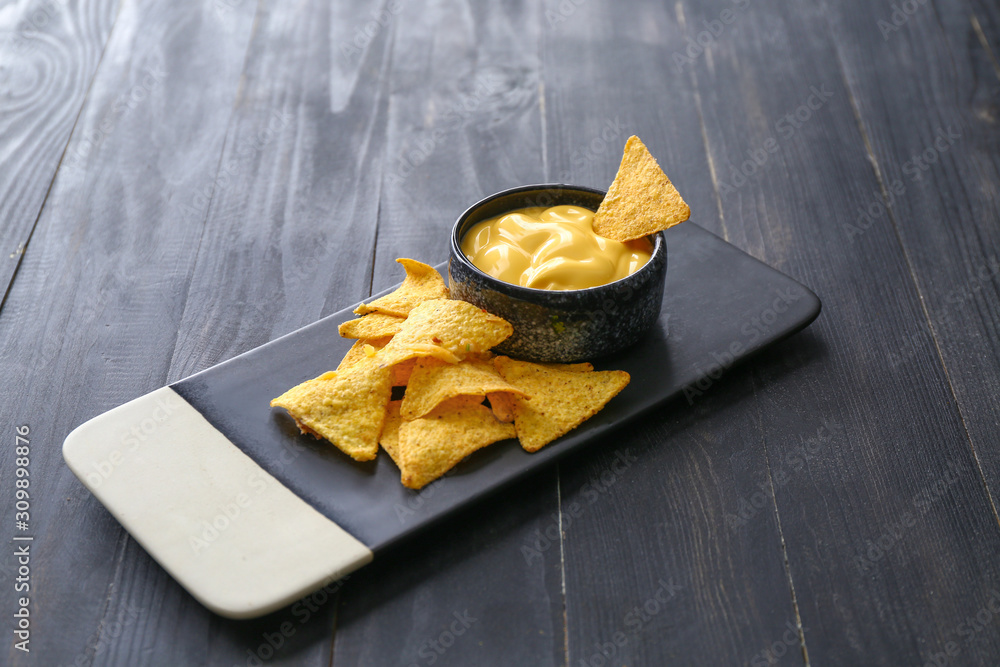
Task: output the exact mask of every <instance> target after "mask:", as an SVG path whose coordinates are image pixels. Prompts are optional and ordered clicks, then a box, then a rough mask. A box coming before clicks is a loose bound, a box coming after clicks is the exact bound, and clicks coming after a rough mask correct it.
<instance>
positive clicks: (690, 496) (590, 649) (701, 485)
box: [544, 2, 809, 665]
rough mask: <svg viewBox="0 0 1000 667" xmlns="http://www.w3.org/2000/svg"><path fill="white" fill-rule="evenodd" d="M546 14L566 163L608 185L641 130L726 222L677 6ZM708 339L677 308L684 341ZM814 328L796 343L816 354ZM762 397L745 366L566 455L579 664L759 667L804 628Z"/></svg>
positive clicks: (577, 178)
mask: <svg viewBox="0 0 1000 667" xmlns="http://www.w3.org/2000/svg"><path fill="white" fill-rule="evenodd" d="M571 9H572V11H570V10H571ZM545 15H546V19H547V21H548V24H549V25H550V29H549V30H548V31H546V32H545V40H544V43H545V48H544V65H545V73H546V76H545V89H546V94H547V95H546V108H547V110H548V113H547V127H548V128H549V141H548V144H547V145H548V154H549V160H550V165H551V166H550V170H551V171H552V172H555V173H560V172H564V173H568V174H569V179H570V180H571V181H573V182H583V183H585V184H587V185H593V186H596V187H607V185H608V184H609V183H610V182H611V180H612V179H613V178H614V174H615V171H616V170H617V168H618V163H619V160H620V155H621V150H622V146H623V145H624V142H625V139H626V138H627V137H628V136H629V135H630V134H638V135H639V136H640V137H642V138H643V141H644V142H645V143H646V144H647V145H648V146H649V148H650V150H651V151H652V153H653V154H654V155H655V156H656V157H657V159H658V161H659V162H660V165H661V166H662V167H663V168H664V170H665V171H666V173H667V174H668V175H669V176H670V177H671V179H672V180H673V181H674V183H675V184H676V185H677V187H678V189H679V191H680V192H681V193H682V194H683V196H684V197H685V199H686V201H687V202H688V203H689V205H690V206H691V209H692V211H693V213H692V220H693V221H694V222H696V223H697V224H700V225H702V226H705V227H707V228H708V229H710V230H712V231H714V232H716V233H718V234H725V232H726V226H727V224H729V222H728V221H723V219H721V218H720V216H719V208H718V203H717V194H716V189H715V186H714V184H713V178H712V171H711V165H710V163H709V156H708V154H707V152H706V147H705V144H704V136H703V132H702V120H701V118H700V108H701V104H702V101H701V100H700V99H699V95H698V90H697V89H696V88H695V87H694V86H693V85H692V81H691V78H690V73H689V71H687V70H684V69H681V70H678V69H677V68H675V67H674V64H673V62H672V61H671V52H672V48H671V45H676V44H681V43H683V38H684V35H685V31H684V30H683V27H682V26H681V25H679V23H678V19H677V17H676V16H674V15H673V14H672V13H668V11H667V9H665V8H660V7H657V8H654V7H652V6H649V5H642V4H640V3H632V4H631V5H630V6H622V5H621V4H620V3H619V4H616V5H615V6H613V7H612V6H602V5H598V4H595V3H587V4H583V5H580V6H577V5H575V4H574V5H569V3H562V4H560V3H557V2H550V3H548V4H547V5H546V12H545ZM583 45H586V48H584V46H583ZM606 119H607V120H606ZM608 120H610V121H611V122H610V123H609V122H608ZM611 126H614V127H620V130H619V131H617V132H616V133H611V132H609V133H608V134H615V136H613V137H610V136H605V135H604V133H605V131H606V129H607V128H609V127H611ZM605 139H606V140H607V141H605ZM685 224H689V223H685ZM668 270H669V269H668ZM697 335H699V334H698V331H697V329H696V328H694V326H693V324H692V323H688V322H683V321H678V320H675V319H671V320H670V337H671V338H673V339H678V338H682V337H684V336H697ZM808 340H809V339H808V337H806V338H805V339H803V338H802V337H799V338H798V339H796V340H795V341H793V342H791V343H789V344H787V345H784V346H783V348H782V349H784V350H788V349H789V347H791V348H792V349H793V350H797V351H795V352H792V354H793V355H794V356H796V357H798V358H800V361H801V360H802V358H803V357H804V358H806V359H808V356H809V355H808V351H809V346H808V345H807V344H806V343H807V341H808ZM787 353H788V352H786V354H787ZM712 384H714V382H713V383H712ZM752 397H753V386H752V383H751V376H750V374H749V373H748V372H746V371H733V372H732V374H731V375H727V377H726V378H725V381H724V382H723V383H721V386H717V387H713V388H712V389H711V392H710V393H709V394H707V395H705V396H696V395H694V394H692V395H691V398H692V403H693V404H688V402H687V401H679V402H677V403H674V404H672V405H670V406H667V407H665V408H664V409H663V411H662V412H661V413H659V414H657V415H656V416H655V417H650V418H648V419H645V420H643V421H641V422H639V423H638V424H636V425H634V427H632V428H628V429H625V430H623V431H622V432H620V433H617V434H616V436H615V441H614V442H608V443H606V447H607V448H608V451H607V452H605V453H602V454H600V455H595V456H593V457H589V458H586V459H585V457H582V456H581V457H579V458H580V460H579V461H578V462H577V465H576V466H572V467H570V466H568V465H564V466H562V467H561V470H562V476H561V480H562V507H563V514H564V526H565V532H566V538H565V542H564V545H563V548H564V550H565V554H566V556H565V558H566V572H567V575H566V597H567V605H566V606H567V622H568V627H569V639H568V646H569V656H568V657H569V659H568V661H567V662H568V664H572V665H596V664H637V665H638V664H650V665H654V664H671V665H674V664H692V665H703V664H713V665H729V664H748V663H749V662H750V660H751V658H753V657H755V656H756V654H758V653H759V652H760V651H761V650H763V649H764V648H765V647H767V646H769V645H771V643H772V642H773V641H774V640H776V639H779V640H780V638H781V637H782V636H783V634H784V633H786V632H789V630H788V628H787V626H786V624H788V623H791V624H792V627H793V628H795V623H796V617H795V610H794V607H793V604H792V596H791V593H790V590H789V584H788V580H787V576H786V573H785V571H784V567H783V558H782V553H781V538H780V534H779V531H778V526H777V523H776V518H775V513H774V508H773V500H772V488H771V487H772V483H771V481H770V480H769V478H768V461H767V451H766V449H765V448H764V441H763V439H762V437H761V434H760V429H761V426H760V424H759V417H758V416H757V414H756V409H755V407H754V405H753V398H752ZM625 462H629V463H630V465H628V466H625ZM574 510H575V511H574ZM740 512H742V513H743V514H744V515H746V516H747V518H746V519H741V518H739V517H738V514H739V513H740ZM574 514H575V515H576V516H574ZM570 518H572V521H570ZM567 524H568V525H567ZM749 572H752V573H753V576H752V577H748V576H747V573H749ZM789 636H790V637H791V638H792V640H793V643H794V647H793V648H790V649H789V650H790V651H791V652H796V651H798V639H799V637H798V634H797V632H791V634H790V635H789Z"/></svg>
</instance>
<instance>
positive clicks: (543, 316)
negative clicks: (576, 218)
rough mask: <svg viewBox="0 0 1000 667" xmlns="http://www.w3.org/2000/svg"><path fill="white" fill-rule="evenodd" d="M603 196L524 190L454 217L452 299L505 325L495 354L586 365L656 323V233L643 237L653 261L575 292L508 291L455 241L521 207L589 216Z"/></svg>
mask: <svg viewBox="0 0 1000 667" xmlns="http://www.w3.org/2000/svg"><path fill="white" fill-rule="evenodd" d="M604 195H605V193H604V192H602V191H601V190H594V189H591V188H584V187H580V186H575V185H561V184H553V185H524V186H521V187H518V188H513V189H510V190H504V191H503V192H498V193H497V194H495V195H491V196H489V197H487V198H486V199H483V200H482V201H480V202H478V203H476V204H474V205H473V206H472V207H471V208H469V209H468V210H467V211H465V213H463V214H462V215H461V216H459V218H458V221H457V222H456V223H455V227H454V229H453V230H452V233H451V256H450V260H449V262H448V281H449V284H450V286H451V295H452V297H453V298H456V299H462V300H463V301H468V302H469V303H472V304H475V305H477V306H479V307H480V308H484V309H486V310H488V311H489V312H491V313H493V314H494V315H499V316H500V317H502V318H504V319H505V320H507V321H508V322H510V323H511V325H512V326H513V327H514V335H513V336H511V337H510V338H508V339H507V340H506V341H504V342H503V343H501V344H500V345H499V346H498V347H497V348H496V351H497V352H499V353H501V354H507V355H510V356H512V357H516V358H518V359H527V360H529V361H559V362H574V361H584V360H592V359H596V358H597V357H601V356H604V355H607V354H611V353H612V352H617V351H618V350H621V349H623V348H625V347H628V346H629V345H632V344H633V343H635V342H636V341H637V340H638V339H639V338H640V337H641V336H642V334H643V333H645V332H646V331H647V330H648V329H649V328H650V327H651V326H653V324H654V323H655V322H656V320H657V318H659V315H660V304H661V303H662V302H663V282H664V278H665V277H666V275H667V243H666V239H664V237H663V234H662V233H659V234H655V235H654V236H653V237H651V238H650V240H651V241H652V242H653V255H652V257H651V258H650V260H649V261H648V262H647V263H646V265H645V266H643V267H642V268H641V269H639V270H638V271H636V272H635V273H633V274H632V275H630V276H628V277H626V278H622V279H621V280H616V281H615V282H613V283H608V284H607V285H599V286H598V287H589V288H587V289H579V290H543V289H534V288H531V287H521V286H519V285H512V284H511V283H507V282H504V281H502V280H499V279H497V278H494V277H493V276H489V275H487V274H486V273H484V272H482V271H480V270H479V269H477V268H476V267H475V266H474V265H473V264H472V262H471V261H469V258H468V257H466V256H465V254H464V253H463V252H462V237H463V236H465V233H466V232H467V231H468V230H469V229H470V228H471V227H472V226H473V225H474V224H476V223H477V222H482V221H483V220H486V219H488V218H492V217H495V216H497V215H500V214H502V213H506V212H507V211H512V210H514V209H518V208H524V207H527V206H559V205H564V204H565V205H571V206H581V207H584V208H589V209H590V210H592V211H596V210H597V207H598V206H600V204H601V201H602V200H603V199H604Z"/></svg>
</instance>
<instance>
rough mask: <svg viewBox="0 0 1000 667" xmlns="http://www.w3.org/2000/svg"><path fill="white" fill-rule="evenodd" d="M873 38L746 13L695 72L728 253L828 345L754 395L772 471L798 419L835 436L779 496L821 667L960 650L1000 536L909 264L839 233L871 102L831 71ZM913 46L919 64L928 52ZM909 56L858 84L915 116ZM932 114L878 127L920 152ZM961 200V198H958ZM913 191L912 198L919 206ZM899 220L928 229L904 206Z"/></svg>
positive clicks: (895, 239)
mask: <svg viewBox="0 0 1000 667" xmlns="http://www.w3.org/2000/svg"><path fill="white" fill-rule="evenodd" d="M726 7H727V4H726V3H723V2H717V3H711V4H709V5H706V6H704V7H702V8H700V9H699V10H697V11H696V10H695V9H694V8H690V9H689V8H688V7H687V6H685V11H686V13H687V15H688V23H689V24H691V25H701V24H702V21H705V20H711V19H712V18H713V17H715V16H718V15H720V14H721V11H722V10H723V9H724V8H726ZM873 11H874V10H873ZM870 18H872V17H870ZM917 20H918V19H917V17H916V16H914V17H912V18H911V19H910V23H911V24H912V23H913V22H915V21H917ZM863 30H867V31H868V33H864V32H863ZM877 30H878V28H877V25H876V21H875V20H874V18H872V20H871V21H870V22H865V21H860V20H859V23H858V24H857V25H856V26H855V27H854V29H853V30H852V31H851V33H850V35H849V36H848V35H847V34H845V33H841V34H839V35H838V34H837V31H836V29H834V30H833V31H831V28H830V24H829V22H828V21H827V17H826V16H825V14H824V12H823V10H822V9H821V8H818V7H816V6H815V5H812V4H809V3H800V4H799V6H797V7H796V10H795V11H793V12H788V11H786V9H785V7H784V6H783V5H782V6H779V4H778V3H767V2H765V3H757V4H755V5H754V6H753V10H752V11H748V12H747V13H746V14H745V15H744V16H743V17H742V18H741V19H740V20H739V21H738V23H735V24H734V25H733V27H732V28H731V30H730V32H729V33H728V35H727V39H720V40H718V42H717V43H716V44H713V46H712V49H711V52H710V53H709V54H706V55H705V56H704V57H702V58H700V59H699V61H698V62H696V63H695V67H696V68H697V76H698V84H699V88H700V89H701V90H702V92H703V101H704V102H705V104H704V109H705V110H706V111H705V119H706V127H707V134H708V139H709V146H710V150H711V151H712V153H713V162H714V163H715V164H716V165H720V166H721V167H722V169H720V170H719V172H720V173H719V178H720V183H721V182H722V180H721V179H725V181H727V182H728V184H729V185H731V186H732V187H731V189H728V190H727V189H724V188H720V190H723V191H724V192H723V194H722V203H723V212H724V215H725V217H726V220H727V225H728V226H729V228H730V229H731V230H732V231H733V234H732V238H733V240H734V242H736V243H737V244H738V245H741V246H743V247H745V248H747V249H748V250H750V251H751V252H752V253H753V254H754V255H756V256H758V257H761V258H762V259H764V260H765V261H766V262H768V263H769V264H771V265H772V266H776V267H777V268H779V269H781V270H783V271H785V272H786V273H789V274H790V275H792V276H803V277H804V276H805V275H807V274H808V276H809V279H808V282H809V283H810V285H811V286H812V287H813V288H814V289H816V291H817V292H818V293H819V294H821V295H822V296H823V299H824V313H823V315H822V316H821V317H820V319H819V320H818V321H817V322H816V323H815V324H814V325H813V332H814V333H815V334H816V335H817V336H819V337H821V338H822V339H823V341H824V343H825V345H826V347H827V349H828V352H827V355H826V358H825V359H824V360H823V363H822V364H809V365H806V366H804V367H801V368H799V369H798V370H797V371H796V372H795V374H794V380H791V381H789V379H788V378H784V379H783V381H782V386H780V387H778V388H776V390H772V391H758V392H757V398H758V405H759V410H760V413H761V422H762V423H763V424H765V425H766V426H765V430H764V435H765V438H766V442H767V447H768V452H769V459H770V460H771V461H772V462H773V461H774V460H775V459H778V460H785V461H787V460H788V459H787V458H785V457H786V456H787V455H788V452H789V451H794V449H788V448H789V447H790V443H789V438H788V435H789V433H790V432H791V431H792V429H793V428H795V426H796V425H799V424H802V423H803V422H802V420H803V417H804V416H810V415H811V416H812V418H813V419H816V418H817V417H820V418H824V419H826V420H828V421H830V422H831V423H833V422H836V423H837V424H839V425H841V428H842V429H843V433H844V437H843V438H842V440H841V441H838V442H836V443H835V444H834V443H831V445H827V446H825V447H822V448H821V450H820V451H819V453H818V455H817V456H814V457H813V458H812V460H811V461H809V462H808V466H807V467H805V468H804V473H805V474H797V475H792V476H791V478H790V479H789V481H788V482H787V483H786V484H784V485H783V486H782V487H781V488H780V489H777V492H776V502H777V508H778V513H779V517H780V523H781V526H782V532H783V535H784V542H785V547H786V550H787V558H788V566H789V571H790V574H791V578H792V581H793V585H794V590H795V594H796V599H797V603H798V608H799V610H800V613H801V618H802V623H803V625H804V627H807V628H809V632H805V631H804V634H805V643H806V648H807V651H808V655H809V658H810V660H811V661H815V662H816V663H818V664H820V663H822V664H825V663H831V664H873V665H874V664H885V665H894V664H900V663H907V664H911V663H912V664H923V663H924V661H926V660H927V659H929V657H930V656H932V655H934V654H936V653H938V652H940V651H943V650H944V649H945V647H946V646H947V642H948V641H952V640H956V639H958V640H959V641H963V639H962V638H960V637H958V636H957V635H958V633H959V632H960V630H959V628H958V625H959V623H961V622H962V619H963V618H964V617H965V616H966V615H968V614H970V613H972V614H973V615H974V613H975V612H976V611H977V609H978V608H979V606H980V605H981V604H982V603H983V602H984V601H985V598H986V597H988V596H989V593H988V592H987V591H988V590H989V587H990V586H991V585H992V584H993V583H994V582H995V581H996V577H997V575H998V572H997V569H996V566H995V564H993V563H992V562H990V561H988V560H984V559H983V557H982V555H983V554H984V553H989V552H991V551H993V550H995V549H996V548H997V547H996V543H997V541H998V539H1000V531H998V526H997V522H996V519H995V515H994V514H993V511H992V507H991V503H990V498H989V496H988V494H987V493H986V491H985V489H984V487H983V484H982V479H981V477H980V475H979V474H978V470H977V463H976V460H975V457H974V455H973V452H972V450H971V449H970V447H969V440H968V437H967V434H966V431H965V428H964V426H963V423H962V419H961V416H960V414H959V412H958V410H957V409H956V407H955V404H954V401H953V397H952V393H951V391H950V389H949V385H948V378H947V376H946V373H945V370H944V368H943V367H942V364H941V360H940V358H939V357H938V355H937V353H936V350H935V340H934V338H933V337H932V332H931V330H930V328H929V327H928V323H927V318H926V316H925V313H924V305H923V302H922V299H921V296H922V295H921V294H920V292H919V285H920V282H919V280H915V278H914V264H915V263H913V262H911V261H908V256H907V254H906V252H905V251H904V248H903V247H901V244H900V236H899V233H898V232H897V230H896V229H895V228H894V227H893V225H892V224H890V222H889V221H888V220H885V221H884V222H880V223H879V224H872V225H871V226H870V227H869V228H868V229H867V230H866V231H865V233H864V234H863V236H862V237H860V238H858V237H849V235H848V234H847V233H846V232H845V229H844V225H846V224H849V223H853V222H854V221H855V218H856V216H857V213H856V210H857V208H858V207H859V206H867V205H868V203H869V202H870V201H871V198H872V197H873V196H875V197H877V196H879V195H878V193H879V192H880V186H879V182H878V179H877V178H876V175H875V173H874V172H873V171H872V164H871V162H870V155H869V152H868V150H867V148H866V143H865V142H866V139H868V140H870V141H871V142H872V144H873V145H875V141H876V140H875V139H873V138H872V136H871V134H870V133H868V134H867V136H866V134H865V133H863V132H862V131H861V127H859V124H858V122H857V121H856V120H855V119H853V118H852V117H854V116H860V117H861V118H862V119H865V118H867V117H869V116H870V115H871V111H870V109H869V108H868V106H867V104H866V103H860V104H858V106H855V104H856V98H852V90H853V82H854V78H855V76H856V75H855V74H854V72H852V71H851V70H848V71H847V72H846V73H845V72H844V71H842V70H841V66H840V64H839V62H840V61H839V58H838V56H839V54H838V51H840V50H841V49H848V48H851V46H852V45H854V44H858V43H864V44H868V45H876V44H879V45H881V44H882V42H880V41H878V32H877ZM871 31H875V33H874V36H873V35H872V33H871ZM889 45H890V46H889V48H899V47H896V46H893V45H892V43H891V40H890V41H889ZM920 49H921V50H928V46H927V43H926V42H922V43H921V47H920ZM916 52H917V49H916V48H914V49H912V50H910V56H909V57H908V59H905V60H904V59H901V60H899V61H896V62H894V61H893V60H892V59H891V58H888V57H887V56H886V54H884V53H880V54H879V55H877V56H876V55H874V54H872V53H869V54H867V55H866V56H865V57H864V58H863V59H864V60H865V62H867V63H870V64H871V65H870V66H869V67H868V68H867V69H868V70H869V71H871V70H873V69H874V70H877V71H879V72H880V75H881V76H884V77H885V79H884V81H882V83H881V86H879V88H878V90H877V91H875V90H874V89H873V90H872V91H871V94H872V95H873V96H875V95H876V92H877V99H880V100H881V99H886V98H888V97H891V96H894V95H896V94H897V93H896V91H897V90H898V91H899V93H898V94H899V95H900V99H899V104H900V105H902V104H903V100H907V102H906V104H909V105H912V97H910V96H908V94H907V93H908V90H907V88H906V86H904V85H900V84H899V83H893V84H890V80H891V81H893V82H896V81H899V80H906V81H911V82H912V81H914V80H915V79H916V78H917V76H918V75H917V74H916V72H914V71H912V70H908V69H906V68H905V67H904V68H903V69H901V70H894V69H893V67H892V66H893V64H897V65H904V64H905V65H907V66H909V58H912V57H913V56H914V55H915V54H916ZM924 66H925V67H927V68H929V69H923V70H921V71H920V73H919V76H920V77H923V78H933V77H936V76H938V74H937V71H936V68H937V67H942V66H944V60H943V59H942V60H941V62H939V63H938V64H937V65H932V63H929V62H925V63H924ZM762 91H766V94H762ZM911 95H912V93H911ZM872 99H875V98H874V97H873V98H872ZM928 99H930V98H928ZM934 99H938V97H937V96H935V98H934ZM866 102H867V100H866ZM810 105H812V106H811V107H810ZM938 106H940V105H935V107H934V108H932V109H930V110H929V111H925V110H924V109H923V108H921V107H918V106H915V105H914V106H912V111H911V112H910V113H909V114H907V115H906V116H903V117H902V118H901V117H900V116H899V115H898V114H888V115H886V116H885V117H884V121H886V122H891V123H892V125H893V126H894V127H899V128H908V129H909V131H910V132H911V133H912V134H913V135H914V136H915V137H918V138H919V140H922V141H924V142H926V141H928V140H933V132H934V130H933V128H934V126H935V125H936V124H937V122H938V119H936V118H934V114H935V113H936V112H937V107H938ZM900 108H901V106H900ZM788 114H792V116H791V119H789V117H788ZM921 114H923V116H921ZM928 114H929V115H930V118H927V117H926V116H927V115H928ZM876 115H877V114H876ZM904 118H905V120H903V119H904ZM918 118H920V121H919V122H918ZM928 125H929V126H930V130H929V131H928V130H927V129H926V128H927V127H928ZM902 132H903V130H900V133H901V134H902ZM769 138H773V140H774V141H775V142H776V143H775V144H774V145H775V146H776V148H777V149H776V150H775V151H774V152H773V153H769V154H767V155H765V158H766V159H764V158H762V161H763V162H764V164H763V165H762V166H759V167H756V168H753V164H751V165H750V167H747V169H746V171H748V172H753V173H752V174H751V175H748V176H745V178H744V179H743V180H745V183H744V184H743V185H742V186H740V185H734V184H735V183H737V181H739V180H740V179H739V178H738V177H737V176H736V174H737V171H736V170H738V169H740V168H741V166H742V165H743V164H744V163H745V160H746V159H747V157H748V156H752V155H753V154H754V153H755V152H756V151H757V149H758V148H760V147H762V146H765V145H766V142H767V141H768V139H769ZM875 150H876V151H879V150H880V148H878V147H876V148H875ZM904 154H905V153H904ZM953 155H954V154H949V157H952V156H953ZM724 174H725V175H728V178H726V176H724ZM961 187H962V186H961V185H959V184H958V183H957V182H956V183H955V184H954V185H953V186H952V187H951V190H952V195H951V196H955V192H956V191H957V190H960V188H961ZM917 189H918V188H916V187H915V186H912V187H910V188H909V189H908V192H907V195H908V196H916V197H919V194H918V193H917V192H916V191H917ZM910 191H913V194H912V195H911V194H910ZM921 218H922V220H923V221H922V222H917V221H916V220H917V219H921ZM952 220H953V224H952V226H951V227H952V229H959V228H960V229H965V230H970V231H971V230H973V229H975V226H976V225H975V223H974V221H973V220H972V219H969V215H968V213H967V212H965V213H964V214H957V215H955V217H954V218H952ZM731 221H739V224H735V223H734V222H731ZM902 224H907V225H910V226H911V227H916V226H918V225H923V226H925V227H926V226H930V225H932V224H934V225H937V224H939V221H938V220H935V216H934V213H933V212H928V211H926V210H925V209H919V208H916V207H915V208H914V209H913V218H912V219H910V220H909V221H906V222H905V223H904V222H902V221H901V225H902ZM973 234H974V233H973ZM852 240H853V241H854V242H853V243H852ZM948 251H949V248H947V247H942V246H941V244H940V243H938V244H936V245H935V246H933V247H931V246H929V245H928V246H925V247H921V248H920V249H919V250H915V252H920V253H926V254H931V253H933V254H935V255H936V256H937V258H938V264H937V265H945V266H947V265H949V264H954V263H956V262H957V260H958V257H957V256H956V255H953V254H952V255H949V254H947V253H948ZM927 269H928V270H930V267H929V266H928V267H927ZM769 359H770V360H775V359H778V353H777V352H772V353H768V354H766V355H764V360H762V362H761V363H760V364H759V365H758V366H756V367H755V369H756V370H755V373H754V376H755V381H756V382H759V383H760V384H762V385H766V384H771V383H773V380H774V373H773V370H772V369H773V368H775V367H776V368H779V369H780V368H781V367H782V366H783V365H784V364H786V363H787V362H782V363H781V364H778V365H777V366H772V365H769V364H768V363H767V360H769ZM900 359H902V361H900ZM806 423H808V422H806ZM793 442H794V441H793ZM792 447H794V445H792ZM772 470H773V464H772ZM775 481H776V480H775ZM943 563H947V566H946V567H943V566H942V564H943ZM997 641H998V638H997V636H996V635H995V634H992V633H980V634H979V636H977V637H974V641H970V642H969V643H968V644H965V643H964V641H963V643H962V645H961V647H960V650H961V652H962V654H963V656H964V657H963V660H968V661H969V664H988V662H989V658H988V656H990V655H994V656H995V655H996V651H997Z"/></svg>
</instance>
